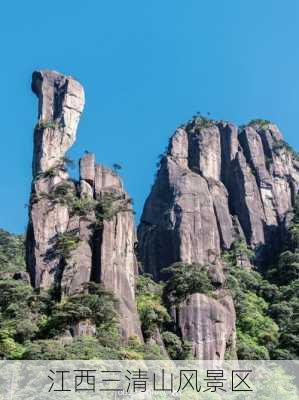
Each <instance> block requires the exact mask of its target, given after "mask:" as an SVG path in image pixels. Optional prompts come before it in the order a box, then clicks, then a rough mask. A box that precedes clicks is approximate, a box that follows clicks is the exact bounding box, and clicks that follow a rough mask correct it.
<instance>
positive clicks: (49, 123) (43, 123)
mask: <svg viewBox="0 0 299 400" xmlns="http://www.w3.org/2000/svg"><path fill="white" fill-rule="evenodd" d="M36 129H61V124H60V123H59V122H58V121H53V120H50V119H49V120H40V121H39V122H38V123H37V125H36Z"/></svg>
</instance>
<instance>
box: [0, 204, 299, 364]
mask: <svg viewBox="0 0 299 400" xmlns="http://www.w3.org/2000/svg"><path fill="white" fill-rule="evenodd" d="M0 254H1V280H0V293H1V297H0V310H1V311H0V356H1V358H2V359H72V358H73V359H91V358H99V359H113V358H115V359H116V358H120V359H141V358H147V359H159V358H166V357H170V358H172V359H186V358H189V359H190V358H192V354H191V352H190V350H191V344H190V343H188V342H186V341H184V340H182V339H181V337H180V335H179V333H178V332H177V331H176V329H175V324H174V321H173V319H172V317H171V307H173V304H176V303H179V302H181V301H182V300H183V299H185V298H188V296H189V295H190V294H192V293H196V292H200V293H209V292H212V291H213V283H211V281H210V279H209V277H208V274H207V272H206V270H205V269H204V268H202V267H200V266H198V265H196V264H194V265H188V264H180V263H177V264H175V265H174V266H172V267H171V268H169V269H168V271H166V272H165V273H167V274H168V276H169V278H168V279H167V281H166V282H165V283H162V282H161V283H155V282H154V281H153V280H152V279H151V277H150V276H149V275H148V274H144V275H141V276H139V277H138V278H137V288H136V291H137V293H136V294H137V304H138V311H139V314H140V318H141V322H142V331H143V334H144V338H145V343H141V342H140V341H139V340H138V339H137V338H136V337H131V338H130V339H129V341H127V342H126V343H124V342H123V341H122V339H121V336H120V332H119V323H118V315H117V307H116V306H117V300H116V299H115V297H114V296H113V295H112V294H111V293H109V292H107V291H106V290H104V289H103V288H102V287H101V285H98V284H89V287H87V288H86V291H85V293H81V294H77V295H72V296H68V297H66V298H64V299H63V301H62V302H60V303H57V302H56V301H54V300H53V298H51V292H47V291H40V290H36V289H33V288H32V287H31V286H30V284H29V283H28V282H27V281H26V280H25V281H24V280H22V279H13V275H14V274H15V272H17V271H20V270H21V271H24V244H23V240H22V237H20V236H15V235H11V234H9V233H8V232H5V231H3V230H1V242H0ZM252 256H253V253H252V251H251V250H249V249H248V247H247V246H246V244H245V243H244V242H243V241H242V240H239V241H236V242H234V243H233V245H232V248H231V250H229V251H227V252H226V253H225V254H223V258H224V260H225V262H226V274H227V288H226V289H225V290H228V291H230V292H231V293H232V296H233V299H234V304H235V307H236V313H237V319H236V325H237V353H238V357H239V358H240V359H269V358H272V359H297V358H298V356H299V341H298V338H299V318H298V307H299V204H298V202H297V203H296V207H295V210H294V217H293V219H292V222H291V224H290V227H289V236H288V239H287V241H286V243H285V247H284V250H283V252H281V254H279V256H278V258H277V260H276V262H275V263H274V264H273V265H272V266H271V267H269V268H268V269H267V270H266V271H265V272H264V273H263V274H261V273H259V272H258V271H257V270H255V269H254V268H252V267H249V266H246V265H243V266H239V265H238V263H237V260H238V259H240V257H243V258H244V257H247V258H251V257H252ZM17 277H18V275H17ZM23 278H24V277H23ZM170 299H171V300H170ZM87 319H88V320H90V321H91V322H92V323H94V324H95V326H96V332H95V333H94V335H83V336H78V337H76V338H72V337H71V336H70V335H69V334H66V332H67V331H68V328H69V326H71V325H74V324H75V323H77V322H79V321H82V322H84V321H86V320H87ZM157 335H158V336H159V338H158V339H159V340H160V343H164V345H163V346H161V345H160V346H158V345H157V344H156V343H154V342H153V341H152V340H151V338H152V337H155V338H156V339H157ZM162 347H164V350H163V348H162ZM230 356H231V355H230V354H229V353H226V358H227V359H229V358H230Z"/></svg>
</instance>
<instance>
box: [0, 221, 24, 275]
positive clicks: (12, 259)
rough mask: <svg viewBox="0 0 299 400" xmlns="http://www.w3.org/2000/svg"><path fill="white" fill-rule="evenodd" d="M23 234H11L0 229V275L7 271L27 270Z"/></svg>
mask: <svg viewBox="0 0 299 400" xmlns="http://www.w3.org/2000/svg"><path fill="white" fill-rule="evenodd" d="M24 258H25V246H24V236H23V235H11V234H10V233H9V232H7V231H5V230H3V229H0V277H1V276H3V275H4V274H6V273H14V272H17V271H25V259H24Z"/></svg>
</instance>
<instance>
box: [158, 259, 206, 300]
mask: <svg viewBox="0 0 299 400" xmlns="http://www.w3.org/2000/svg"><path fill="white" fill-rule="evenodd" d="M162 272H163V273H164V274H165V276H166V278H167V282H166V285H165V288H164V293H163V298H164V301H165V302H167V303H168V302H169V303H170V304H173V305H177V304H179V303H181V302H182V301H184V300H185V299H186V298H187V297H188V296H189V295H191V294H193V293H204V294H207V295H209V294H211V293H212V291H213V285H212V283H211V279H210V277H209V271H208V267H207V266H203V265H199V264H185V263H181V262H179V263H175V264H173V265H172V266H170V267H169V268H165V269H164V270H163V271H162Z"/></svg>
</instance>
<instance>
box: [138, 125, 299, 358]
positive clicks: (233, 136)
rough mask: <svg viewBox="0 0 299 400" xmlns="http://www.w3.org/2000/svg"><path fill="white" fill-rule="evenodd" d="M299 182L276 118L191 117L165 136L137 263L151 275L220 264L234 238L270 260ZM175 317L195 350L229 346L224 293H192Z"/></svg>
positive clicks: (208, 353) (218, 352) (230, 322)
mask: <svg viewBox="0 0 299 400" xmlns="http://www.w3.org/2000/svg"><path fill="white" fill-rule="evenodd" d="M298 185H299V164H298V160H297V159H296V155H294V154H293V153H292V151H291V150H290V149H289V148H288V146H287V145H286V144H285V143H284V142H283V140H282V135H281V133H280V132H279V130H278V128H277V127H276V126H275V125H273V124H271V123H268V122H267V121H253V122H252V123H250V124H249V125H248V126H246V127H242V128H238V127H236V126H235V125H233V124H230V123H226V122H223V121H211V120H207V119H205V118H203V117H198V118H194V119H193V120H192V121H191V122H189V123H187V124H186V125H184V126H182V127H181V128H179V129H178V130H177V131H176V132H175V134H174V135H173V136H172V137H171V139H170V142H169V146H168V150H167V151H166V153H165V155H164V156H163V157H162V159H161V162H160V168H159V170H158V173H157V177H156V180H155V182H154V185H153V187H152V190H151V193H150V195H149V197H148V198H147V200H146V203H145V206H144V210H143V213H142V217H141V222H140V225H139V227H138V240H139V245H138V254H139V258H140V261H141V262H142V264H143V268H144V270H145V271H146V272H148V273H151V274H152V275H153V276H154V278H155V279H157V280H159V279H161V278H163V276H162V275H161V270H162V269H163V268H164V267H168V266H170V265H171V264H173V263H175V262H185V263H190V264H191V263H199V264H202V265H214V266H216V268H218V270H219V271H221V270H222V267H223V264H222V261H221V253H222V252H223V251H224V250H228V249H230V247H231V245H232V243H233V242H234V240H236V239H237V238H240V237H244V238H245V240H246V241H247V244H248V245H249V246H250V247H251V248H252V249H254V250H256V263H257V264H258V263H260V262H267V260H268V261H269V260H270V256H271V255H273V254H275V252H276V251H277V250H278V249H279V246H280V244H281V243H280V238H281V237H282V235H283V232H284V229H285V222H284V221H285V216H286V214H287V213H288V211H289V210H291V208H292V206H293V204H294V199H295V196H296V194H297V192H298V188H299V186H298ZM176 321H177V325H178V330H179V331H181V334H182V336H183V337H184V338H186V339H188V340H191V341H192V342H193V346H194V354H195V355H196V357H199V358H202V357H203V358H211V359H217V358H223V356H224V352H225V350H228V347H230V349H229V350H230V351H231V350H232V347H233V341H234V335H235V332H234V331H235V329H234V324H235V322H234V321H235V313H234V307H233V304H232V300H231V298H229V296H228V297H227V298H226V299H225V301H223V299H222V300H219V298H218V299H217V296H215V299H211V298H208V297H207V296H206V295H203V294H194V295H192V296H191V297H190V298H189V299H188V301H187V302H185V303H184V304H182V305H181V307H180V309H179V314H178V315H177V318H176ZM220 333H221V335H222V336H221V338H219V334H220Z"/></svg>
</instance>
